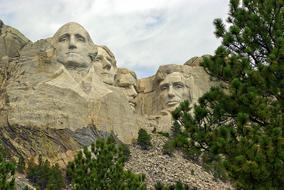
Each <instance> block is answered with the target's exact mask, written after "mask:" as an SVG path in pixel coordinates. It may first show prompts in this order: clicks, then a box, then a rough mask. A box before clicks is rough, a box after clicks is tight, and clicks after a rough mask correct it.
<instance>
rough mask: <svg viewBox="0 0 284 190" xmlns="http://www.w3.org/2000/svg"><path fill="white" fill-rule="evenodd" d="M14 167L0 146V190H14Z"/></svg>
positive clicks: (0, 145)
mask: <svg viewBox="0 0 284 190" xmlns="http://www.w3.org/2000/svg"><path fill="white" fill-rule="evenodd" d="M14 174H15V165H14V164H13V163H12V162H10V161H9V160H8V157H7V154H6V151H5V149H4V148H3V146H2V144H0V189H1V190H2V189H3V190H12V189H15V178H14Z"/></svg>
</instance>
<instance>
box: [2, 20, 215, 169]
mask: <svg viewBox="0 0 284 190" xmlns="http://www.w3.org/2000/svg"><path fill="white" fill-rule="evenodd" d="M0 34H1V36H0V57H1V59H0V71H1V72H0V92H1V94H0V136H1V141H2V142H4V144H5V146H7V147H9V149H10V150H11V152H13V153H14V154H15V155H16V156H24V157H26V158H29V157H35V156H37V155H39V154H41V155H43V156H45V157H48V158H49V159H50V160H53V161H56V162H62V165H64V164H66V163H65V162H66V159H67V158H70V157H72V155H73V153H74V151H76V150H78V149H80V148H82V147H83V146H86V145H89V144H91V143H92V142H93V141H94V140H95V139H96V138H97V137H100V136H106V135H109V134H114V135H116V136H117V138H118V139H119V140H121V141H122V142H124V143H127V144H130V143H132V142H133V141H134V140H135V139H136V138H137V134H138V130H139V129H140V128H145V129H147V130H148V131H151V130H156V131H167V132H169V131H170V126H171V115H170V112H171V111H173V110H174V109H175V108H176V107H177V106H178V104H179V103H180V102H182V101H184V100H188V101H189V102H190V103H191V104H192V105H193V104H195V103H197V100H198V98H199V97H200V96H201V95H202V94H203V93H205V92H206V91H208V90H209V88H210V87H211V86H213V85H217V82H215V81H212V80H211V79H210V77H209V76H208V75H207V73H206V72H205V71H204V70H203V68H202V67H200V65H199V63H200V62H202V58H194V59H191V60H190V61H187V62H186V63H185V64H181V65H179V64H172V65H162V66H160V68H159V69H158V71H157V72H156V74H155V75H154V76H151V77H148V78H144V79H137V77H136V74H135V73H134V72H133V71H130V70H128V69H126V68H119V67H117V63H116V60H115V56H114V54H113V53H112V52H111V50H110V49H109V48H108V47H106V46H103V45H97V44H95V42H94V41H93V40H92V39H91V36H90V35H89V33H88V32H87V31H86V29H84V28H83V27H82V26H81V25H80V24H78V23H73V22H72V23H67V24H65V25H63V26H62V27H61V28H60V29H59V30H58V31H57V32H55V34H54V36H52V37H50V38H47V39H41V40H39V41H36V42H34V43H32V42H30V41H29V40H28V39H27V38H26V37H24V36H23V35H22V34H21V33H20V32H18V31H17V30H16V29H13V28H11V27H8V26H6V25H4V24H1V33H0ZM67 160H68V159H67Z"/></svg>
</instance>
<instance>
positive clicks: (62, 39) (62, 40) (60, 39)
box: [58, 36, 68, 42]
mask: <svg viewBox="0 0 284 190" xmlns="http://www.w3.org/2000/svg"><path fill="white" fill-rule="evenodd" d="M67 40H68V38H67V36H63V37H61V38H59V40H58V41H59V42H66V41H67Z"/></svg>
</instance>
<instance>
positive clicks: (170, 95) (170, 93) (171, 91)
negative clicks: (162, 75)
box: [168, 86, 175, 97]
mask: <svg viewBox="0 0 284 190" xmlns="http://www.w3.org/2000/svg"><path fill="white" fill-rule="evenodd" d="M174 96H175V93H174V91H173V87H172V86H169V90H168V97H174Z"/></svg>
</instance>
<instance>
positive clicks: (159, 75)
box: [154, 64, 191, 85]
mask: <svg viewBox="0 0 284 190" xmlns="http://www.w3.org/2000/svg"><path fill="white" fill-rule="evenodd" d="M187 68H188V66H186V65H175V64H170V65H162V66H160V67H159V69H158V71H157V72H156V75H155V78H154V84H155V85H159V84H160V82H162V81H163V80H164V79H165V78H166V76H167V75H169V74H171V73H174V72H178V73H181V74H182V75H183V76H184V78H185V79H189V78H190V76H191V74H190V73H189V71H188V69H187Z"/></svg>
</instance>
